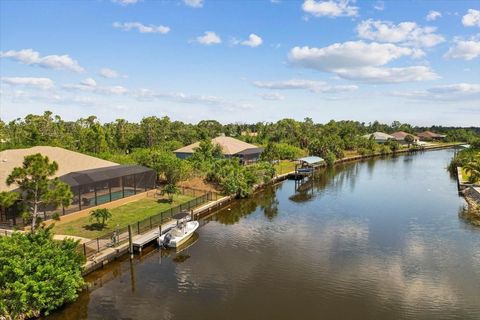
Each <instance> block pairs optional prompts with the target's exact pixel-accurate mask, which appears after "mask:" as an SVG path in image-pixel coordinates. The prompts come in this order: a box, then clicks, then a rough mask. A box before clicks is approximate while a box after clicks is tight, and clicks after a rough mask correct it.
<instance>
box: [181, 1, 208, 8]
mask: <svg viewBox="0 0 480 320" xmlns="http://www.w3.org/2000/svg"><path fill="white" fill-rule="evenodd" d="M183 3H184V4H185V5H187V6H189V7H192V8H201V7H203V0H183Z"/></svg>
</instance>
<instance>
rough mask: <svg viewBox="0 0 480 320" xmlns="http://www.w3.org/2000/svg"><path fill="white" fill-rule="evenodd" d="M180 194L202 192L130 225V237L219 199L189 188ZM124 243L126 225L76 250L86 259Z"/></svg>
mask: <svg viewBox="0 0 480 320" xmlns="http://www.w3.org/2000/svg"><path fill="white" fill-rule="evenodd" d="M180 192H181V193H182V194H184V195H196V194H198V193H200V192H202V193H203V194H202V195H200V196H197V197H195V198H194V199H192V200H190V201H188V202H186V203H182V204H180V205H178V206H175V207H172V208H170V209H166V210H164V211H161V212H159V213H157V214H155V215H152V216H150V217H148V218H146V219H143V220H140V221H137V222H135V223H132V224H130V228H131V230H132V236H136V235H139V234H142V233H145V232H147V231H149V230H152V229H154V228H158V226H160V225H161V224H163V223H165V222H167V221H169V220H171V219H172V217H173V216H174V215H175V214H177V213H180V212H184V211H190V210H191V209H193V208H195V207H198V206H199V205H202V204H204V203H207V202H209V201H216V200H218V199H219V198H220V196H219V195H218V194H217V193H214V192H206V193H205V191H201V190H195V189H190V188H184V189H183V190H181V191H180ZM126 242H128V225H127V226H124V227H121V228H118V229H117V230H115V231H113V232H109V233H107V234H105V235H102V236H100V237H97V238H95V239H93V240H90V241H88V242H85V243H83V244H81V245H79V247H78V250H80V252H81V254H83V255H84V256H85V258H87V259H88V258H90V257H92V256H94V255H96V254H97V253H99V252H100V251H102V250H105V249H107V248H115V247H118V246H119V245H121V244H124V243H126Z"/></svg>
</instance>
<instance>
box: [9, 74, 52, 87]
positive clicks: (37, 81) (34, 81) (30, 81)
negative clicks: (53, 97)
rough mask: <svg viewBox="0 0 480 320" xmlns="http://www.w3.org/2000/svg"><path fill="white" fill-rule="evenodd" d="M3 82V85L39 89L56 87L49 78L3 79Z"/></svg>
mask: <svg viewBox="0 0 480 320" xmlns="http://www.w3.org/2000/svg"><path fill="white" fill-rule="evenodd" d="M1 80H2V82H3V83H6V84H9V85H11V86H25V87H33V88H39V89H52V88H54V87H55V84H54V83H53V81H52V80H51V79H49V78H33V77H2V78H1Z"/></svg>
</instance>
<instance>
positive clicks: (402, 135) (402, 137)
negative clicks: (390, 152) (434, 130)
mask: <svg viewBox="0 0 480 320" xmlns="http://www.w3.org/2000/svg"><path fill="white" fill-rule="evenodd" d="M391 135H392V136H393V137H394V138H395V140H397V141H398V142H400V143H401V144H407V142H406V141H405V137H406V136H412V137H413V143H414V144H416V143H418V142H419V141H420V138H419V137H417V136H416V135H413V134H410V133H408V132H404V131H397V132H394V133H392V134H391Z"/></svg>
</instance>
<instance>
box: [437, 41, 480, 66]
mask: <svg viewBox="0 0 480 320" xmlns="http://www.w3.org/2000/svg"><path fill="white" fill-rule="evenodd" d="M478 56H480V36H478V35H477V36H476V37H472V38H470V39H469V40H462V39H460V38H457V39H455V40H454V45H453V46H452V47H450V48H449V49H448V51H447V53H445V54H444V56H443V57H444V58H446V59H463V60H467V61H468V60H472V59H475V58H476V57H478Z"/></svg>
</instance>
